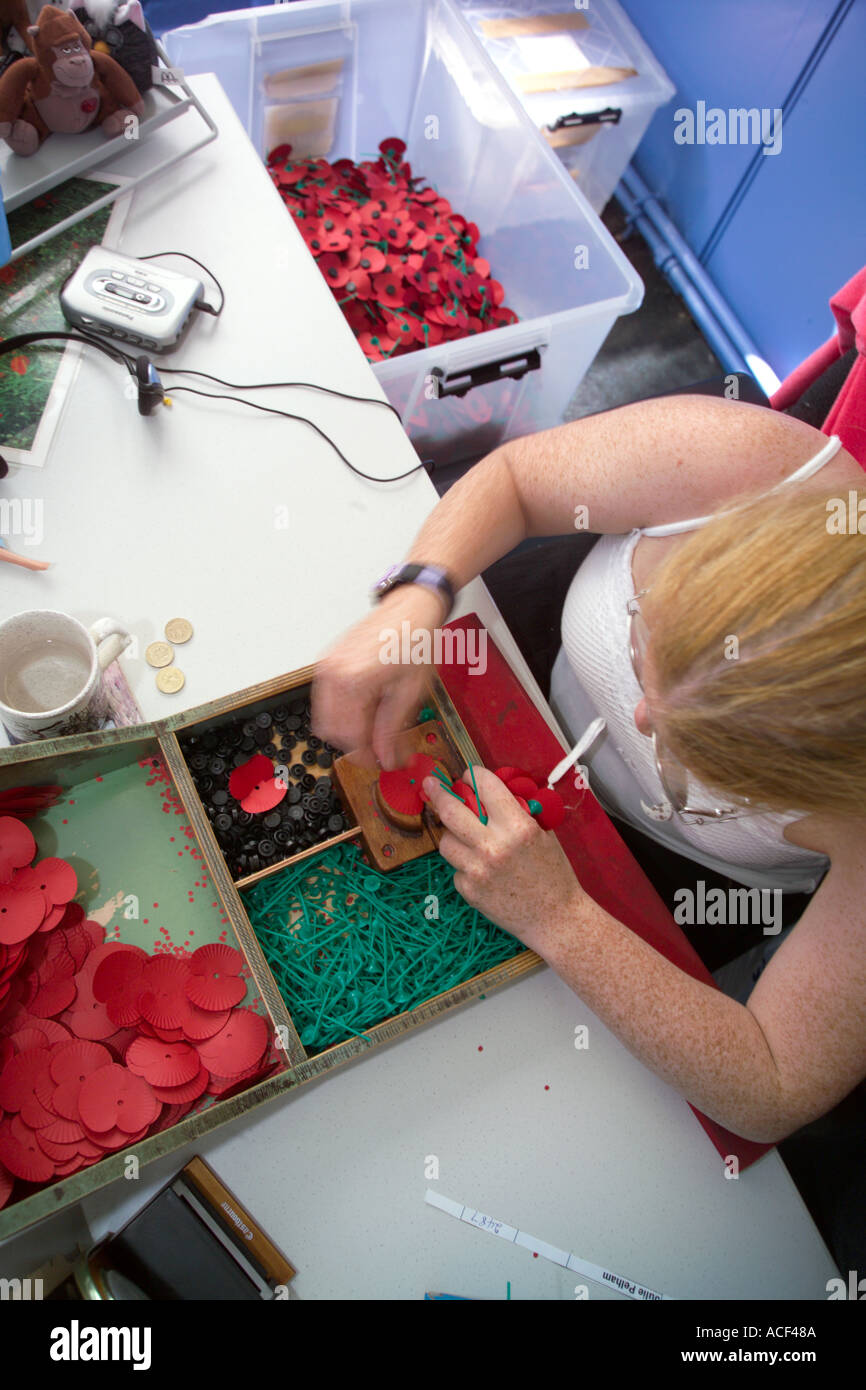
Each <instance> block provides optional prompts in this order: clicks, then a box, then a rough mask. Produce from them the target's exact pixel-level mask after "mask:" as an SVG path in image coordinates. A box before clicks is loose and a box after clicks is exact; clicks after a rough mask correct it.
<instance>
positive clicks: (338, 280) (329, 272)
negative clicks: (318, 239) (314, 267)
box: [318, 252, 349, 290]
mask: <svg viewBox="0 0 866 1390" xmlns="http://www.w3.org/2000/svg"><path fill="white" fill-rule="evenodd" d="M318 264H319V269H320V271H321V272H322V274H323V275H324V277H325V279H326V280H327V282H328V284H329V285H330V286H331V288H332V289H336V290H338V289H341V288H342V286H343V285H345V283H346V281H347V280H348V278H349V271H348V269H347V267H346V266H345V265H344V264H343V262H342V261H341V260H340V258H339V256H334V255H332V254H331V253H330V252H327V253H326V254H325V255H323V256H320V257H319V261H318Z"/></svg>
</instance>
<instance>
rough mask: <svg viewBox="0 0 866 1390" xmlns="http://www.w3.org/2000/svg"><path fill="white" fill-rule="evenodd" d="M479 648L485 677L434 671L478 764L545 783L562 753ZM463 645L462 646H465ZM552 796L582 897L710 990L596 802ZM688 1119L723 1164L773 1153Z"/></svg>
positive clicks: (572, 793) (491, 656) (503, 670)
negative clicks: (512, 769)
mask: <svg viewBox="0 0 866 1390" xmlns="http://www.w3.org/2000/svg"><path fill="white" fill-rule="evenodd" d="M448 626H449V627H450V628H452V629H454V630H457V631H459V630H461V629H462V630H464V631H466V630H469V629H471V628H477V629H480V630H482V631H485V629H484V625H483V623H482V622H481V620H480V619H479V618H478V616H477V614H475V613H472V614H470V615H469V616H468V617H466V618H460V619H458V620H457V621H455V622H453V623H449V624H448ZM486 641H487V669H486V671H485V673H484V675H480V674H478V670H477V667H470V666H469V665H468V664H467V663H466V662H465V661H462V662H461V661H455V663H454V664H448V665H447V666H442V667H440V668H439V676H440V679H441V680H442V683H443V685H444V686H445V689H446V690H447V692H448V694H449V696H450V697H451V699H452V701H453V703H454V705H455V706H456V708H457V710H458V711H459V713H460V717H461V719H462V720H463V723H464V725H465V728H466V732H467V733H468V734H469V737H470V738H471V739H472V742H473V743H474V745H475V747H476V748H477V750H478V753H479V756H480V757H481V758H482V759H483V761H484V764H485V765H486V766H487V767H490V768H496V767H499V766H500V765H501V764H503V763H507V764H511V763H512V762H513V761H515V760H517V762H518V763H519V765H520V767H521V768H525V769H526V772H527V773H528V775H529V776H530V777H532V778H534V779H535V780H536V781H537V782H541V783H544V782H546V780H547V776H548V773H549V772H550V769H551V768H552V767H553V766H554V765H555V764H556V763H558V762H559V760H560V758H561V757H562V748H561V747H560V745H559V742H558V741H557V739H556V738H555V736H554V735H553V733H552V732H551V730H550V729H549V728H548V726H547V724H546V723H545V721H544V719H543V718H542V716H541V714H540V713H539V711H538V710H537V709H536V707H535V705H534V704H533V703H532V701H531V700H530V698H529V696H528V695H527V694H526V692H525V691H524V689H523V687H522V685H521V684H520V682H519V681H518V679H517V677H516V676H515V674H514V672H513V671H512V670H511V667H510V666H509V665H508V662H507V661H506V660H505V658H504V656H503V655H502V653H501V652H500V651H499V649H498V647H496V645H495V644H494V642H493V640H492V638H491V637H490V634H489V633H487V634H486ZM455 645H456V644H455ZM466 645H467V647H469V643H467V644H466ZM469 649H470V650H474V651H476V652H477V651H479V650H481V649H480V648H478V647H475V648H471V647H469ZM557 791H558V792H559V793H560V795H561V796H562V798H563V801H564V802H565V806H566V810H567V812H568V814H567V815H566V818H565V820H564V822H563V823H562V825H560V826H559V827H558V829H556V830H555V831H552V832H551V833H552V834H555V835H556V837H557V839H558V840H559V843H560V844H561V845H562V848H563V850H564V851H565V853H566V855H567V857H568V859H569V861H570V863H571V866H572V868H573V869H574V872H575V874H576V875H577V877H578V879H579V880H580V883H581V884H582V886H583V887H584V888H585V889H586V891H587V893H589V895H590V896H591V897H592V898H593V899H594V900H595V901H596V902H597V903H598V904H599V905H600V906H601V907H603V908H604V909H605V911H606V912H609V913H610V914H611V916H613V917H616V919H617V920H618V921H620V922H622V923H623V924H624V925H625V926H627V927H628V928H629V929H630V930H631V931H633V932H635V933H636V934H637V935H638V936H640V937H642V938H643V940H644V941H646V942H648V943H649V945H650V946H652V947H653V948H654V949H655V950H656V951H659V952H660V953H661V954H662V955H663V956H664V957H665V958H666V959H667V960H669V961H671V962H672V963H673V964H674V965H676V966H679V968H680V970H684V971H685V972H686V974H687V975H691V976H692V977H693V979H696V980H701V981H702V982H703V983H704V984H708V985H711V986H712V987H713V988H714V989H715V988H717V986H716V983H715V980H714V979H713V977H712V975H710V973H709V971H708V970H707V969H706V967H705V966H704V964H703V962H702V961H701V959H700V957H699V956H698V955H697V953H696V952H695V951H694V949H693V948H692V946H690V944H689V942H688V941H687V940H686V937H685V935H684V934H683V932H682V931H681V930H680V928H679V927H678V926H677V924H676V923H675V922H674V919H673V917H672V916H671V914H670V913H669V912H668V910H667V908H666V907H665V905H664V903H663V902H662V900H661V898H660V897H659V896H658V894H657V893H656V891H655V889H654V888H653V886H652V884H651V883H650V881H649V879H648V878H647V877H646V875H645V874H644V872H643V870H642V869H641V868H640V867H639V865H638V864H637V862H636V860H635V859H634V858H633V857H632V855H631V852H630V851H629V850H628V849H627V847H626V845H625V844H624V843H623V841H622V840H621V839H620V837H619V835H618V834H617V832H616V830H615V829H614V827H613V824H612V822H611V821H610V820H609V818H608V817H607V815H606V814H605V812H604V811H603V810H602V809H601V807H600V806H599V804H598V802H597V801H596V800H595V798H594V797H593V796H591V795H590V794H588V793H587V792H582V791H577V790H575V788H574V778H573V777H569V776H568V775H566V776H565V777H564V778H563V779H562V780H561V781H560V782H559V783H558V785H557ZM692 1109H693V1110H694V1106H692ZM694 1113H695V1114H696V1115H697V1117H698V1119H699V1120H700V1122H701V1124H702V1125H703V1127H704V1129H705V1130H706V1132H707V1134H708V1135H709V1137H710V1139H712V1141H713V1143H714V1144H715V1146H716V1148H717V1149H718V1151H719V1153H720V1154H722V1155H723V1157H727V1156H728V1155H731V1154H734V1155H736V1157H737V1159H738V1160H739V1165H740V1169H741V1170H742V1169H744V1168H747V1167H748V1166H749V1164H751V1163H754V1162H755V1160H756V1159H757V1158H760V1157H761V1155H762V1154H765V1153H766V1152H767V1151H768V1149H770V1148H771V1147H772V1145H769V1144H756V1143H753V1142H752V1140H750V1139H741V1138H739V1137H738V1136H737V1135H734V1134H732V1133H731V1132H730V1130H727V1129H725V1128H724V1127H723V1126H722V1125H719V1124H716V1122H715V1121H714V1120H710V1119H708V1118H707V1116H706V1115H702V1114H701V1113H700V1111H698V1110H694Z"/></svg>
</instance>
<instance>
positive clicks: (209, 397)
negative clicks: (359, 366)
mask: <svg viewBox="0 0 866 1390" xmlns="http://www.w3.org/2000/svg"><path fill="white" fill-rule="evenodd" d="M165 391H166V393H172V394H174V395H177V393H178V392H179V391H185V392H186V393H187V394H188V395H190V396H203V397H204V399H205V400H206V401H234V402H235V404H236V405H246V406H249V408H250V410H260V411H261V412H262V414H264V415H281V416H282V417H283V418H284V419H285V420H298V421H299V422H300V423H301V424H302V425H309V427H310V429H311V430H315V431H316V434H317V435H319V437H320V438H321V439H324V441H325V443H326V444H330V446H331V448H332V449H333V450H334V453H335V454H336V455H337V457H338V458H340V459H342V461H343V463H344V464H345V465H346V467H347V468H348V469H350V470H351V471H352V472H353V473H356V474H357V475H358V477H359V478H366V480H367V481H368V482H370V483H399V482H400V481H401V480H402V479H403V478H408V477H410V476H411V475H412V474H413V473H417V472H418V470H419V468H424V469H425V471H426V465H425V464H423V463H416V464H415V467H414V468H407V469H406V472H405V473H396V474H395V475H394V477H392V478H378V477H377V476H376V475H375V473H365V472H364V471H363V469H361V468H356V467H355V465H354V463H350V462H349V460H348V459H347V458H346V455H345V454H344V453H343V451H342V449H341V448H340V447H339V445H338V444H335V443H334V441H333V439H332V438H331V436H330V435H328V434H326V433H325V431H324V430H323V429H320V428H319V426H318V425H316V424H314V423H313V421H312V420H308V419H307V417H306V415H293V414H292V413H291V411H289V410H278V409H277V408H276V406H272V405H259V403H258V402H257V401H246V400H244V398H243V397H242V396H225V395H222V394H219V395H216V394H214V393H213V392H211V391H198V390H197V389H196V388H195V387H194V386H171V385H169V384H166V385H165ZM361 399H364V398H363V397H362V398H361ZM377 404H381V405H384V404H385V402H384V401H381V402H377Z"/></svg>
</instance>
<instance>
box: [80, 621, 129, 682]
mask: <svg viewBox="0 0 866 1390" xmlns="http://www.w3.org/2000/svg"><path fill="white" fill-rule="evenodd" d="M90 636H91V637H92V638H93V641H94V644H95V646H96V659H97V661H98V662H99V669H100V671H104V670H105V668H106V666H110V665H111V663H112V661H116V660H117V658H118V657H119V656H120V653H121V652H122V651H123V649H124V648H125V647H128V646H129V644H130V642H131V641H132V638H131V637H130V635H129V633H128V632H127V630H126V628H125V627H124V626H123V624H122V623H119V622H117V621H116V620H115V619H114V618H100V619H99V620H98V621H97V622H95V623H94V624H93V625H92V627H91V628H90ZM109 639H110V640H109Z"/></svg>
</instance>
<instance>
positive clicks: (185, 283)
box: [60, 246, 204, 352]
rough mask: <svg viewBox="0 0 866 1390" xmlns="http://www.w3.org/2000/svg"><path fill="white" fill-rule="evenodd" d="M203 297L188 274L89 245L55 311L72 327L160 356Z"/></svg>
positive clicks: (197, 284) (178, 335) (177, 336)
mask: <svg viewBox="0 0 866 1390" xmlns="http://www.w3.org/2000/svg"><path fill="white" fill-rule="evenodd" d="M203 293H204V289H203V286H202V283H201V281H200V280H194V279H193V278H192V277H191V276H189V275H182V274H180V273H179V272H178V271H176V270H169V269H168V268H167V267H165V266H161V265H156V263H155V262H153V261H136V260H133V259H132V258H131V257H129V256H124V255H122V253H121V252H120V251H112V250H110V249H109V248H108V247H107V246H94V247H93V248H92V249H91V250H90V251H88V253H87V255H86V256H85V258H84V260H83V261H82V262H81V265H80V266H79V267H78V269H77V270H75V271H74V272H73V274H72V275H71V276H70V277H69V279H68V280H67V281H66V284H65V285H64V286H63V289H62V290H61V292H60V307H61V309H62V310H63V314H64V317H65V318H66V319H67V320H68V322H69V323H70V324H72V325H73V326H74V327H75V328H83V329H84V330H86V331H87V332H90V333H105V334H109V335H110V336H111V337H112V338H120V339H121V340H122V341H123V342H126V343H132V344H134V345H135V346H138V347H141V348H149V349H150V350H151V351H154V352H165V351H166V350H167V349H168V348H172V347H174V346H175V345H176V344H177V343H178V342H179V341H180V338H181V336H182V334H183V331H184V329H185V328H186V325H187V323H188V321H189V317H190V314H191V313H192V311H193V309H194V308H195V305H196V303H197V302H199V301H200V300H201V299H202V296H203Z"/></svg>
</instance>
